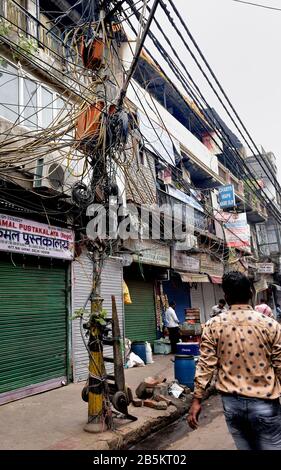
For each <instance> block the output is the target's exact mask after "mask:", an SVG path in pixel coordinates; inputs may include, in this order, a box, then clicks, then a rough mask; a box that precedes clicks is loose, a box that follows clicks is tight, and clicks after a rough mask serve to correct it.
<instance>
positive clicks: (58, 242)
mask: <svg viewBox="0 0 281 470" xmlns="http://www.w3.org/2000/svg"><path fill="white" fill-rule="evenodd" d="M0 250H2V251H8V252H13V253H22V254H26V255H34V256H47V257H48V258H60V259H68V260H72V259H73V256H74V233H73V232H72V231H71V230H68V229H64V228H60V227H54V226H52V225H47V224H41V223H39V222H35V221H33V220H26V219H21V218H20V217H14V216H10V215H5V214H0Z"/></svg>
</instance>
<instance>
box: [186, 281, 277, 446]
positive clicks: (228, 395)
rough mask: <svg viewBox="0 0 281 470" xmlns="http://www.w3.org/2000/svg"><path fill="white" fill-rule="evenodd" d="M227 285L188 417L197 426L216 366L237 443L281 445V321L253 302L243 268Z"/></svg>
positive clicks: (205, 343)
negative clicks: (224, 305)
mask: <svg viewBox="0 0 281 470" xmlns="http://www.w3.org/2000/svg"><path fill="white" fill-rule="evenodd" d="M222 287H223V290H224V293H225V300H226V302H227V303H228V305H229V306H230V309H229V311H228V312H226V313H222V314H220V315H218V316H216V317H215V318H212V319H211V320H209V321H208V322H207V323H206V325H205V328H204V331H203V335H202V341H201V348H200V353H201V355H200V359H199V361H198V364H197V368H196V376H195V388H194V398H193V402H192V405H191V408H190V411H189V415H188V423H189V425H190V426H191V427H192V428H193V429H195V428H197V426H198V418H199V415H200V411H201V401H202V397H203V395H204V392H205V390H206V388H207V387H208V385H209V383H210V381H211V379H212V376H213V373H214V371H215V370H217V371H218V374H217V379H216V388H217V390H218V391H219V392H220V393H221V395H222V401H223V408H224V414H225V419H226V423H227V425H228V428H229V431H230V432H231V434H232V436H233V439H234V441H235V444H236V447H237V448H238V449H240V450H281V410H280V408H281V407H280V402H279V397H280V393H281V325H280V324H279V323H277V322H276V321H275V320H274V319H272V318H270V317H268V316H266V315H263V314H262V313H260V312H257V311H255V310H254V309H253V308H252V307H251V306H250V305H249V301H250V299H251V297H252V293H251V284H250V281H249V279H248V278H247V277H246V276H245V275H244V274H242V273H239V272H231V273H228V274H226V275H225V276H224V277H223V284H222Z"/></svg>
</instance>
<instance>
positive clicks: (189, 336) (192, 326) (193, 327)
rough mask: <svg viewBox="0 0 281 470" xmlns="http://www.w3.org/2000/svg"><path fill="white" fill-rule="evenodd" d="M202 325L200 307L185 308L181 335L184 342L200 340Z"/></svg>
mask: <svg viewBox="0 0 281 470" xmlns="http://www.w3.org/2000/svg"><path fill="white" fill-rule="evenodd" d="M201 333H202V326H201V323H200V309H199V308H187V309H185V322H184V323H183V324H182V327H181V337H182V341H184V342H195V343H197V342H200V340H201Z"/></svg>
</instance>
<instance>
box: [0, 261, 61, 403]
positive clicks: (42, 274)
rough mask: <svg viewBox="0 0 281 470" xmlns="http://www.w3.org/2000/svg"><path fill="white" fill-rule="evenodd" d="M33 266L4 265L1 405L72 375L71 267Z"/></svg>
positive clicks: (0, 265) (0, 271)
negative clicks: (69, 371)
mask: <svg viewBox="0 0 281 470" xmlns="http://www.w3.org/2000/svg"><path fill="white" fill-rule="evenodd" d="M32 263H34V261H30V263H29V261H28V262H27V261H26V260H25V265H24V266H23V265H22V264H19V263H18V264H15V265H12V264H11V263H8V262H0V403H4V402H7V401H11V400H12V399H15V398H20V397H21V396H25V395H29V394H33V393H36V391H43V389H44V386H43V385H42V384H43V383H44V384H45V385H46V387H45V389H48V388H54V387H55V386H59V385H60V384H61V381H62V380H66V376H67V321H68V319H67V307H66V279H67V278H66V274H67V272H66V267H50V266H47V265H46V266H44V265H43V263H42V265H41V267H40V268H38V266H35V265H33V264H32ZM37 384H41V389H40V386H39V385H38V387H37V386H36V385H37ZM11 391H13V393H11ZM17 394H20V395H17Z"/></svg>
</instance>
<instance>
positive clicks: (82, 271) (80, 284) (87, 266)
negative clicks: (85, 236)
mask: <svg viewBox="0 0 281 470" xmlns="http://www.w3.org/2000/svg"><path fill="white" fill-rule="evenodd" d="M72 266H73V271H72V287H73V290H72V306H73V314H74V312H75V310H78V309H80V308H83V307H84V305H85V302H86V301H87V298H88V296H89V295H90V293H91V290H92V284H93V282H92V279H93V263H92V261H91V260H90V259H89V258H88V257H87V255H86V253H85V252H84V253H82V255H81V256H79V258H78V259H77V260H75V261H74V263H73V264H72ZM86 310H87V312H90V302H88V304H87V306H86ZM82 332H83V334H85V330H82ZM85 340H86V341H87V339H86V338H85ZM72 357H73V380H74V382H80V381H81V380H86V379H87V377H88V364H89V358H88V353H87V350H86V348H85V345H84V343H83V340H82V337H81V333H80V320H79V319H76V320H73V322H72Z"/></svg>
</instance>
